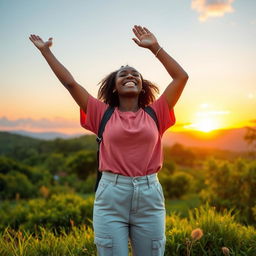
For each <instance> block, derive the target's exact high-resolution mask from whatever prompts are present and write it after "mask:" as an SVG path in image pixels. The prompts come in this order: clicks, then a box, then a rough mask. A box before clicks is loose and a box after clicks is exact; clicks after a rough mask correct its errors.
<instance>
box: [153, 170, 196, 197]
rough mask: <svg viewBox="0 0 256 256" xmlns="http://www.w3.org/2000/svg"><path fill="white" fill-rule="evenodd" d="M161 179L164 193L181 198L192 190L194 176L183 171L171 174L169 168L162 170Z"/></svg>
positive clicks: (167, 195) (166, 195)
mask: <svg viewBox="0 0 256 256" xmlns="http://www.w3.org/2000/svg"><path fill="white" fill-rule="evenodd" d="M158 176H159V180H160V183H161V184H162V187H163V190H164V195H165V197H167V198H180V197H181V196H183V195H184V194H186V193H188V192H190V189H191V184H192V176H191V175H189V174H187V173H183V172H174V173H173V174H172V175H170V174H169V172H168V170H167V169H165V170H162V171H161V172H160V173H159V175H158Z"/></svg>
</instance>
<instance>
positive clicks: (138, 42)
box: [132, 38, 140, 46]
mask: <svg viewBox="0 0 256 256" xmlns="http://www.w3.org/2000/svg"><path fill="white" fill-rule="evenodd" d="M132 40H133V41H134V42H135V43H136V44H137V45H138V46H140V41H139V40H138V39H136V38H132Z"/></svg>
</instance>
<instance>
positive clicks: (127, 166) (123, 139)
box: [80, 94, 176, 177]
mask: <svg viewBox="0 0 256 256" xmlns="http://www.w3.org/2000/svg"><path fill="white" fill-rule="evenodd" d="M149 106H151V107H152V108H153V109H154V110H155V112H156V116H157V119H158V123H159V131H158V129H157V126H156V123H155V121H154V120H153V119H152V117H151V116H150V115H149V114H147V113H146V112H145V111H144V110H143V109H142V108H140V109H139V110H138V111H137V112H132V111H128V112H122V111H120V110H119V109H118V108H117V107H115V111H114V112H113V114H112V116H111V118H110V119H109V120H108V122H107V124H106V127H105V130H104V132H103V140H102V141H101V144H100V157H99V170H100V171H111V172H113V173H118V174H122V175H125V176H131V177H135V176H144V175H148V174H152V173H156V172H158V171H159V170H160V169H161V168H162V163H163V148H162V143H161V138H162V135H163V133H164V132H165V131H166V130H167V129H168V128H169V127H170V126H172V125H174V124H175V121H176V120H175V115H174V110H173V109H171V110H169V108H168V103H167V100H166V97H165V95H164V94H162V95H161V96H160V97H159V98H158V99H157V100H155V101H154V102H153V103H152V104H150V105H149ZM107 108H108V104H105V103H103V102H102V101H99V100H98V99H96V98H94V97H93V96H91V95H89V98H88V103H87V113H85V112H84V111H83V110H82V109H81V108H80V123H81V126H82V127H84V128H85V129H87V130H89V131H91V132H93V133H94V134H96V135H97V133H98V129H99V125H100V121H101V119H102V117H103V114H104V112H105V110H106V109H107Z"/></svg>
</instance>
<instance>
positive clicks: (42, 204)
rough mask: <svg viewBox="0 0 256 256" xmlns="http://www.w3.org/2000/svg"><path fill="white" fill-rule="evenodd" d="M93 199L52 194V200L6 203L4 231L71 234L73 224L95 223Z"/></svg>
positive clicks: (2, 213)
mask: <svg viewBox="0 0 256 256" xmlns="http://www.w3.org/2000/svg"><path fill="white" fill-rule="evenodd" d="M92 210H93V197H88V198H87V199H86V200H84V199H83V198H81V197H80V196H78V195H73V194H69V195H52V196H51V197H50V198H49V199H43V198H39V199H32V200H29V201H28V202H25V201H21V202H18V203H17V204H16V205H8V204H7V203H5V204H4V205H3V209H1V210H0V221H1V222H0V228H1V229H2V230H3V228H4V227H6V226H10V227H11V228H13V229H18V228H22V229H25V230H27V231H30V232H34V231H35V229H37V228H38V227H39V226H41V227H46V228H48V229H49V230H56V231H57V232H59V231H60V229H61V228H64V229H65V230H66V231H68V230H69V229H70V227H71V224H72V223H73V224H91V219H92Z"/></svg>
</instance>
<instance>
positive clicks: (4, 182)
mask: <svg viewBox="0 0 256 256" xmlns="http://www.w3.org/2000/svg"><path fill="white" fill-rule="evenodd" d="M50 179H51V177H50V175H49V173H48V172H47V171H43V170H41V171H39V170H38V169H36V168H32V167H31V166H27V165H25V164H22V163H19V162H17V161H15V160H13V159H11V158H8V157H4V156H0V198H1V199H15V198H16V197H17V196H18V197H19V198H33V197H35V196H37V195H38V188H39V187H40V186H42V185H47V184H49V183H50Z"/></svg>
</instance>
